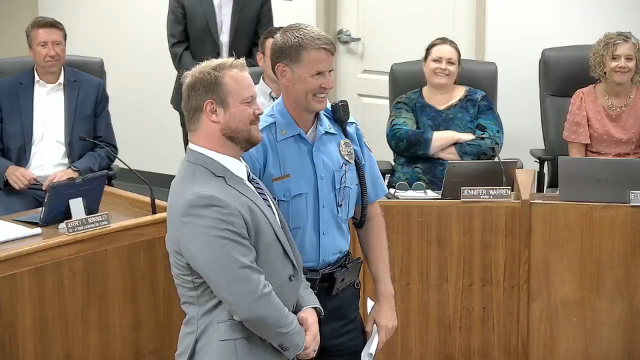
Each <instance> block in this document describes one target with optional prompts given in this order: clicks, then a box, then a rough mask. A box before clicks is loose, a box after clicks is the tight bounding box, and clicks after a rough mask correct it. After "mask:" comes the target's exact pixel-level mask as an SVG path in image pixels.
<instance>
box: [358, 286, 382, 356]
mask: <svg viewBox="0 0 640 360" xmlns="http://www.w3.org/2000/svg"><path fill="white" fill-rule="evenodd" d="M373 305H375V303H374V302H373V300H371V299H370V298H367V314H371V309H372V308H373ZM377 349H378V327H377V326H376V325H375V324H374V325H373V330H372V331H371V337H370V338H369V341H367V345H365V347H364V350H362V356H361V357H360V359H361V360H373V358H374V357H375V355H376V350H377Z"/></svg>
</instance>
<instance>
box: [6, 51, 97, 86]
mask: <svg viewBox="0 0 640 360" xmlns="http://www.w3.org/2000/svg"><path fill="white" fill-rule="evenodd" d="M34 65H35V64H34V62H33V59H32V58H31V57H29V56H19V57H12V58H5V59H0V78H3V77H5V76H11V75H15V74H18V73H20V72H23V71H26V70H28V69H29V68H33V67H34ZM65 65H67V66H68V67H70V68H73V69H76V70H79V71H82V72H85V73H87V74H90V75H93V76H95V77H97V78H99V79H102V80H103V81H104V82H105V83H106V81H107V73H106V70H105V68H104V61H103V60H102V59H101V58H97V57H89V56H78V55H67V58H66V62H65Z"/></svg>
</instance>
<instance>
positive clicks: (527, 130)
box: [486, 0, 640, 168]
mask: <svg viewBox="0 0 640 360" xmlns="http://www.w3.org/2000/svg"><path fill="white" fill-rule="evenodd" d="M612 4H613V3H608V2H607V1H603V0H562V1H558V0H536V1H526V0H487V12H486V16H487V18H486V60H488V61H494V62H496V63H497V65H498V74H499V75H498V78H499V80H498V97H499V101H498V110H499V112H500V116H501V117H502V120H503V122H504V127H505V146H504V149H503V152H502V156H503V157H519V158H520V159H522V160H523V161H524V164H525V167H528V168H537V164H536V163H535V162H534V161H533V158H532V157H531V156H530V155H529V149H532V148H542V147H543V141H542V131H541V126H540V101H539V95H538V60H539V59H540V53H541V52H542V50H543V49H544V48H548V47H554V46H563V45H575V44H592V43H594V42H595V41H596V40H597V39H598V38H599V37H600V36H602V35H603V34H604V33H605V32H607V31H631V32H633V33H634V34H635V35H636V36H640V21H638V15H640V1H638V0H619V1H617V2H616V3H615V5H612Z"/></svg>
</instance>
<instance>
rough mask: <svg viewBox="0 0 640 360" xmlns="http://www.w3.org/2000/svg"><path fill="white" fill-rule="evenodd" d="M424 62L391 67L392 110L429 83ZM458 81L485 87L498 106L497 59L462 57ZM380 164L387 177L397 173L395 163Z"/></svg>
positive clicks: (390, 103) (479, 87)
mask: <svg viewBox="0 0 640 360" xmlns="http://www.w3.org/2000/svg"><path fill="white" fill-rule="evenodd" d="M422 64H423V63H422V60H421V59H420V60H413V61H405V62H401V63H395V64H393V65H391V70H390V71H389V110H391V107H392V106H393V103H394V102H395V101H396V99H397V98H399V97H400V96H402V95H404V94H406V93H407V92H409V91H411V90H415V89H419V88H422V87H424V86H425V85H426V84H427V81H426V80H425V78H424V72H423V71H422ZM456 84H460V85H464V86H469V87H472V88H476V89H479V90H482V91H484V92H485V93H486V94H487V96H489V99H490V100H491V102H493V105H494V106H495V107H496V108H497V107H498V66H497V65H496V64H495V63H493V62H489V61H479V60H470V59H462V60H461V61H460V72H459V73H458V78H457V79H456ZM505 160H506V159H505ZM517 160H518V169H522V167H523V164H522V161H521V160H520V159H517ZM378 167H379V168H380V173H382V176H383V177H384V176H386V175H391V174H393V164H392V163H391V162H390V161H378Z"/></svg>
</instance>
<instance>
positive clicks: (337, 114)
mask: <svg viewBox="0 0 640 360" xmlns="http://www.w3.org/2000/svg"><path fill="white" fill-rule="evenodd" d="M331 113H332V116H333V120H335V122H337V123H338V125H340V128H341V129H342V132H343V133H344V137H345V139H347V140H348V139H349V137H348V136H347V122H348V121H349V118H350V117H351V112H350V110H349V103H348V102H347V101H346V100H340V101H338V102H335V103H333V104H331ZM354 163H355V166H356V173H357V174H358V184H359V185H360V218H359V219H358V220H357V221H354V223H353V226H355V228H356V229H362V228H363V227H364V225H365V223H366V222H367V211H368V209H369V200H368V198H367V179H366V178H365V173H364V167H363V164H362V161H361V160H360V158H359V157H358V156H357V155H355V154H354Z"/></svg>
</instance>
